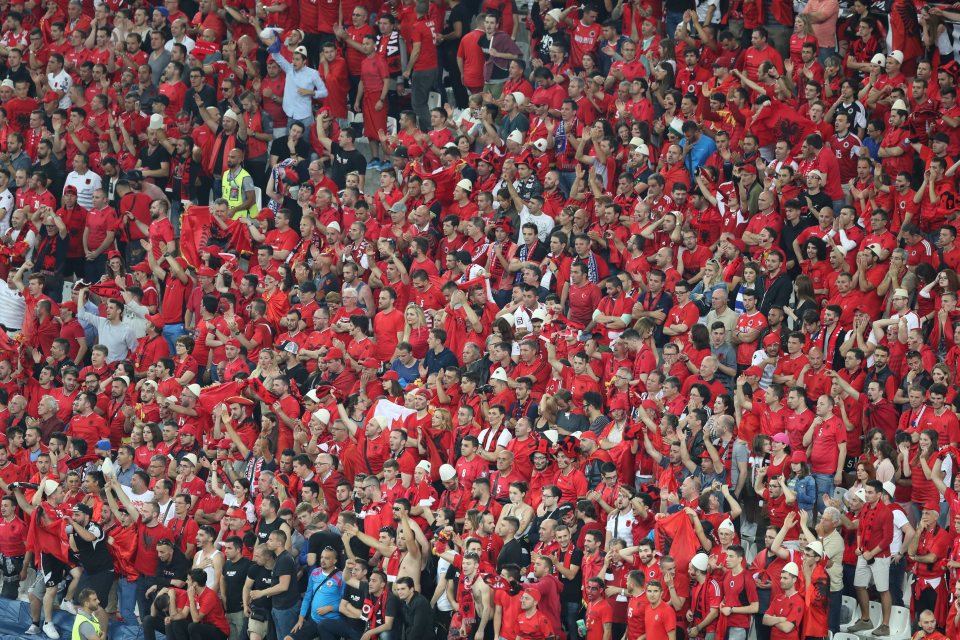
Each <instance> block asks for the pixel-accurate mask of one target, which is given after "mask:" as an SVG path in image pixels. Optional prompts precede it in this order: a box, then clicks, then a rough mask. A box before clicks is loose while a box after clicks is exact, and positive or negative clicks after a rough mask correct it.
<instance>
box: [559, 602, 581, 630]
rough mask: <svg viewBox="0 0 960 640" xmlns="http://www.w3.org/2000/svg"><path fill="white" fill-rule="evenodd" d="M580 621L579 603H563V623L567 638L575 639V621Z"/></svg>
mask: <svg viewBox="0 0 960 640" xmlns="http://www.w3.org/2000/svg"><path fill="white" fill-rule="evenodd" d="M579 619H580V602H579V601H577V602H564V603H563V623H564V624H565V625H567V637H568V638H576V637H578V636H577V634H578V633H579V632H578V631H577V620H579Z"/></svg>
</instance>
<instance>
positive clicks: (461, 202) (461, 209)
mask: <svg viewBox="0 0 960 640" xmlns="http://www.w3.org/2000/svg"><path fill="white" fill-rule="evenodd" d="M472 192H473V183H472V182H470V181H469V180H467V179H466V178H463V179H462V180H460V181H459V182H458V183H457V186H456V187H455V188H454V190H453V204H451V205H450V206H449V207H447V212H448V213H449V214H450V215H455V216H457V217H458V218H460V220H461V221H466V220H470V219H471V218H473V217H474V216H476V215H477V213H478V211H479V210H478V209H477V205H476V203H474V202H472V201H471V200H470V198H471V196H472V195H473V193H472Z"/></svg>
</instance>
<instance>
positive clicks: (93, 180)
mask: <svg viewBox="0 0 960 640" xmlns="http://www.w3.org/2000/svg"><path fill="white" fill-rule="evenodd" d="M102 184H103V180H102V179H101V178H100V175H99V174H97V173H95V172H93V171H91V170H90V165H89V159H88V158H87V154H85V153H78V154H77V155H75V156H74V157H73V171H71V172H70V173H68V174H67V179H66V181H65V182H64V183H63V188H64V191H66V189H67V187H73V188H74V189H76V190H77V204H79V205H80V206H81V207H83V208H84V209H87V210H88V211H89V210H90V209H92V208H93V192H94V191H96V190H97V189H99V188H100V187H101V185H102Z"/></svg>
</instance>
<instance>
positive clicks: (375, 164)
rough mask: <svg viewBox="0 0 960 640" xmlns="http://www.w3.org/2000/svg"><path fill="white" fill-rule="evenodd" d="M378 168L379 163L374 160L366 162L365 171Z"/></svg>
mask: <svg viewBox="0 0 960 640" xmlns="http://www.w3.org/2000/svg"><path fill="white" fill-rule="evenodd" d="M379 170H380V163H379V162H377V161H376V160H371V161H370V162H368V163H367V171H379Z"/></svg>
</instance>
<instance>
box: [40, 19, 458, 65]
mask: <svg viewBox="0 0 960 640" xmlns="http://www.w3.org/2000/svg"><path fill="white" fill-rule="evenodd" d="M470 17H471V13H470V9H469V7H467V6H466V4H464V3H463V2H460V3H457V6H455V7H454V8H452V9H450V13H449V14H447V19H446V20H445V21H444V24H443V34H444V35H447V34H450V33H453V31H454V29H453V25H455V24H456V23H458V22H459V23H460V38H454V39H453V40H448V41H446V42H444V43H443V44H442V45H440V46H441V48H442V49H443V50H445V51H451V52H452V53H453V54H454V56H456V53H457V48H458V47H459V46H460V40H461V38H462V37H463V36H465V35H466V34H467V33H469V32H470ZM27 79H28V80H29V77H28V78H27Z"/></svg>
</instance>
